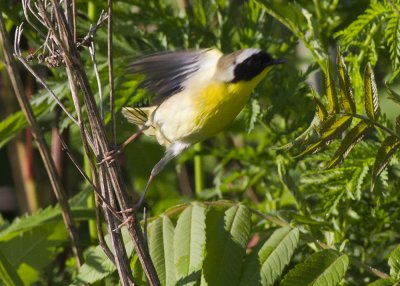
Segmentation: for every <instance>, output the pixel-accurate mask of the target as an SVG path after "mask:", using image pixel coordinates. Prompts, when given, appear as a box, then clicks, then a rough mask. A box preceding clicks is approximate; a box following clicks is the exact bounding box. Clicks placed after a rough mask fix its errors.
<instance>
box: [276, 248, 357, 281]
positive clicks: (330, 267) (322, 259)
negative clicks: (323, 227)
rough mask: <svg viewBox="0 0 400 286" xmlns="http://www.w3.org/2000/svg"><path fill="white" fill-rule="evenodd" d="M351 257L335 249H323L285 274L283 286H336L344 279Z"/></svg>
mask: <svg viewBox="0 0 400 286" xmlns="http://www.w3.org/2000/svg"><path fill="white" fill-rule="evenodd" d="M348 265H349V258H348V257H347V255H346V254H341V253H338V252H336V251H333V250H323V251H320V252H317V253H314V254H313V255H311V256H310V257H309V258H308V259H306V261H304V262H300V263H299V264H297V265H296V266H295V267H294V268H293V269H292V270H291V271H289V273H288V274H287V275H286V276H285V278H284V279H283V281H282V283H281V284H280V285H282V286H303V285H304V286H335V285H338V283H339V282H340V281H341V280H342V279H343V277H344V275H345V274H346V270H347V267H348Z"/></svg>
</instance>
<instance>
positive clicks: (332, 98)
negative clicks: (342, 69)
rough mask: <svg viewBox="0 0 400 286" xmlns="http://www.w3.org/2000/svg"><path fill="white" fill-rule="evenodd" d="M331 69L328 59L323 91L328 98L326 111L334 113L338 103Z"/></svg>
mask: <svg viewBox="0 0 400 286" xmlns="http://www.w3.org/2000/svg"><path fill="white" fill-rule="evenodd" d="M331 69H332V68H331V61H330V60H328V61H327V65H326V74H325V93H326V97H327V98H328V113H329V114H336V113H338V112H339V104H338V97H337V93H336V87H335V81H334V80H333V76H332V71H331Z"/></svg>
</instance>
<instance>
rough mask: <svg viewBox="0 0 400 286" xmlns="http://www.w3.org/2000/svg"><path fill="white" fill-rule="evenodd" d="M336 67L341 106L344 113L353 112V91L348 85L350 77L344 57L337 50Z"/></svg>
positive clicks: (354, 105) (354, 110)
mask: <svg viewBox="0 0 400 286" xmlns="http://www.w3.org/2000/svg"><path fill="white" fill-rule="evenodd" d="M337 67H338V76H339V87H340V89H339V94H340V101H341V104H342V106H343V109H344V111H345V112H346V113H350V114H353V113H355V112H356V104H355V102H354V96H353V91H352V90H351V85H350V77H349V74H348V73H347V68H346V63H345V62H344V58H343V57H342V54H341V53H340V50H338V55H337Z"/></svg>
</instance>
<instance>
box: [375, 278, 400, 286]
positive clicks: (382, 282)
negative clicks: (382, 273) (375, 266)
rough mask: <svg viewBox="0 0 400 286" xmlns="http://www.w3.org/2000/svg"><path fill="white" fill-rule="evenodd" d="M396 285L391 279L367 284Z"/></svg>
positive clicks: (379, 285) (378, 285) (377, 285)
mask: <svg viewBox="0 0 400 286" xmlns="http://www.w3.org/2000/svg"><path fill="white" fill-rule="evenodd" d="M397 285H398V283H397V282H396V281H394V280H392V279H379V280H376V281H374V282H372V283H369V284H368V286H397Z"/></svg>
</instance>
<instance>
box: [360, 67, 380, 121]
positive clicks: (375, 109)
mask: <svg viewBox="0 0 400 286" xmlns="http://www.w3.org/2000/svg"><path fill="white" fill-rule="evenodd" d="M364 107H365V113H366V114H367V115H368V117H369V118H371V119H374V120H376V119H377V118H378V116H379V109H380V107H379V98H378V89H377V87H376V82H375V75H374V71H373V70H372V68H371V65H370V64H368V65H367V66H366V67H365V72H364Z"/></svg>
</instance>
